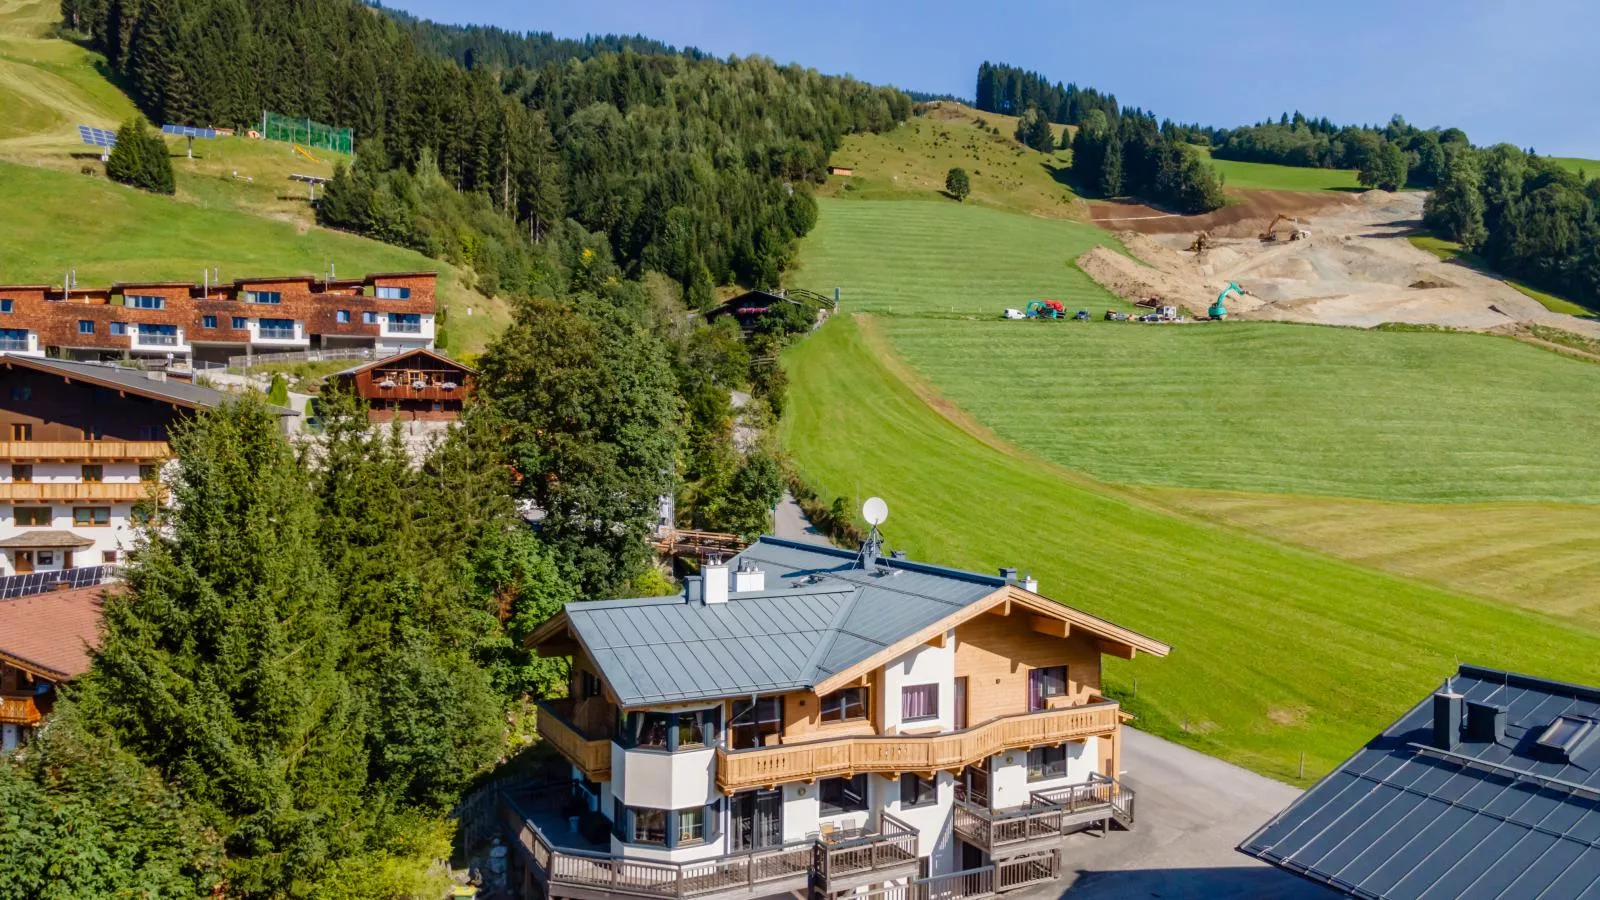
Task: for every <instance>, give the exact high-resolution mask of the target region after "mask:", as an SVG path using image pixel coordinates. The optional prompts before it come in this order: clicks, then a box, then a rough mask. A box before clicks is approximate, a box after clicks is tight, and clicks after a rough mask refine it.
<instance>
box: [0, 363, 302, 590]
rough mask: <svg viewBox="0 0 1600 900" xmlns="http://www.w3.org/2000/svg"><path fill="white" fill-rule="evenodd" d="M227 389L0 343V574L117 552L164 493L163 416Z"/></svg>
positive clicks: (170, 421)
mask: <svg viewBox="0 0 1600 900" xmlns="http://www.w3.org/2000/svg"><path fill="white" fill-rule="evenodd" d="M227 397H228V395H227V394H224V393H222V392H220V391H215V390H212V389H210V388H207V387H201V386H199V385H195V384H190V383H189V382H186V381H179V380H177V379H173V378H169V377H167V376H166V374H165V373H163V372H160V371H150V372H146V371H142V370H139V369H128V368H123V367H120V366H114V365H107V364H100V363H91V362H76V361H71V360H63V359H46V358H40V357H32V356H20V355H12V354H9V353H0V576H3V575H20V574H27V573H33V572H50V571H58V570H67V569H73V568H75V567H81V566H99V565H107V564H109V565H115V564H117V563H120V562H121V561H122V554H123V553H124V552H125V551H126V549H127V548H128V547H130V546H131V545H132V541H133V525H134V521H135V519H134V517H135V515H136V509H137V508H139V506H140V504H141V503H143V502H146V501H156V500H159V499H161V498H162V497H163V496H164V489H163V488H162V487H161V484H160V481H161V469H162V466H163V464H164V463H165V462H166V461H167V460H168V458H169V457H170V456H171V449H170V447H169V446H168V444H167V435H168V434H169V433H170V431H171V430H172V427H173V426H174V425H175V424H176V423H177V422H179V421H181V420H183V419H184V418H186V417H187V416H190V415H192V414H193V413H194V411H195V410H198V409H210V408H213V407H216V406H217V405H219V404H221V403H222V402H223V401H224V400H225V399H226V398H227ZM278 413H279V415H280V417H283V420H284V421H287V417H289V416H293V415H295V413H294V412H292V411H290V410H287V409H283V410H278Z"/></svg>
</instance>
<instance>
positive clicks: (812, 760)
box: [717, 700, 1121, 793]
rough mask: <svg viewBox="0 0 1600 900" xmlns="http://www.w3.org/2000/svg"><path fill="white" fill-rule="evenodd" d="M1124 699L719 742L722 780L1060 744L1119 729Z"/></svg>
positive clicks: (963, 760) (769, 781) (892, 768)
mask: <svg viewBox="0 0 1600 900" xmlns="http://www.w3.org/2000/svg"><path fill="white" fill-rule="evenodd" d="M1118 712H1119V707H1118V705H1117V703H1116V702H1115V701H1110V700H1103V701H1100V702H1096V703H1090V704H1088V705H1086V706H1074V707H1068V708H1065V709H1048V710H1042V711H1039V712H1028V713H1017V714H1015V715H1010V716H1002V717H1000V718H997V719H991V720H989V721H988V722H984V723H983V724H981V725H976V726H973V727H972V728H968V729H965V730H964V731H950V732H945V733H943V734H930V735H860V736H853V737H839V738H833V739H829V740H820V741H806V742H802V743H795V744H781V745H779V746H776V747H758V748H754V749H750V750H728V749H727V748H725V747H719V748H718V749H717V786H718V787H719V788H720V789H721V790H723V791H724V792H726V793H733V792H735V791H742V790H746V789H748V788H756V787H771V786H776V785H779V784H783V783H785V782H790V781H809V780H812V779H815V778H827V777H831V776H835V775H853V774H857V773H861V772H874V773H877V774H885V775H889V774H896V773H901V772H932V771H936V770H955V769H959V768H962V767H964V766H968V765H971V764H972V763H975V762H977V761H978V760H981V759H986V758H988V757H990V756H993V755H995V754H996V753H1003V752H1005V751H1007V750H1015V749H1019V748H1028V747H1037V746H1043V745H1046V744H1051V745H1053V744H1060V743H1063V742H1065V741H1070V740H1080V739H1082V738H1088V737H1093V736H1095V735H1101V734H1107V733H1110V732H1114V731H1116V730H1117V727H1118V725H1119V724H1120V721H1121V720H1120V719H1119V717H1118V715H1117V714H1118Z"/></svg>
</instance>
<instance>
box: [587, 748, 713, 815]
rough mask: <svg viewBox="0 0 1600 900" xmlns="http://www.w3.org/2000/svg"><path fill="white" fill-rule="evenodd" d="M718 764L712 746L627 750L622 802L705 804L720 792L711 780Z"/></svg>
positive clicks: (681, 806) (664, 806) (678, 805)
mask: <svg viewBox="0 0 1600 900" xmlns="http://www.w3.org/2000/svg"><path fill="white" fill-rule="evenodd" d="M612 746H613V747H615V746H616V745H615V744H613V745H612ZM715 764H716V751H715V750H712V749H711V748H709V747H707V748H705V749H704V750H679V751H678V752H677V753H667V752H664V751H660V750H624V751H623V771H625V772H626V773H627V774H626V775H625V776H624V777H623V778H622V779H619V781H620V783H621V786H622V787H621V790H622V802H623V803H624V804H626V805H628V806H646V807H649V808H651V809H684V808H686V807H690V806H704V805H705V804H707V803H710V802H711V799H712V798H713V797H715V796H717V795H716V791H715V786H714V783H713V780H712V772H713V767H714V766H715ZM612 771H613V772H616V769H615V768H613V769H612ZM612 777H613V778H615V777H616V776H615V775H613V776H612Z"/></svg>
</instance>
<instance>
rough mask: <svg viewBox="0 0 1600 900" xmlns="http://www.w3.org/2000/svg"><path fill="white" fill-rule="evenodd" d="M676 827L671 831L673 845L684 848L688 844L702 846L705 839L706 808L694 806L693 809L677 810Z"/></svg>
mask: <svg viewBox="0 0 1600 900" xmlns="http://www.w3.org/2000/svg"><path fill="white" fill-rule="evenodd" d="M675 824H676V827H675V828H673V829H672V831H673V836H674V840H673V845H674V846H677V847H684V846H688V845H690V844H702V843H705V839H706V808H705V807H704V806H696V807H694V808H693V809H680V810H678V815H677V822H676V823H675Z"/></svg>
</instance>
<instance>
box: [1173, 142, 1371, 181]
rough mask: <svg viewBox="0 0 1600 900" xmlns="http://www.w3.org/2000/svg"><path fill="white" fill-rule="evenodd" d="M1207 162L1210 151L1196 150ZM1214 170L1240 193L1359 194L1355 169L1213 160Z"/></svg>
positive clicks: (1206, 148) (1197, 148)
mask: <svg viewBox="0 0 1600 900" xmlns="http://www.w3.org/2000/svg"><path fill="white" fill-rule="evenodd" d="M1195 149H1196V150H1197V151H1198V152H1199V153H1200V154H1201V155H1202V156H1205V157H1206V158H1207V159H1210V157H1211V150H1210V148H1209V147H1196V148H1195ZM1211 167H1212V168H1213V169H1216V170H1217V174H1218V175H1221V176H1222V179H1223V186H1224V187H1225V188H1227V189H1231V190H1239V191H1358V190H1361V185H1360V184H1358V183H1357V182H1356V170H1355V169H1313V168H1309V167H1306V166H1279V165H1274V164H1272V163H1256V162H1239V161H1237V160H1231V159H1211Z"/></svg>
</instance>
